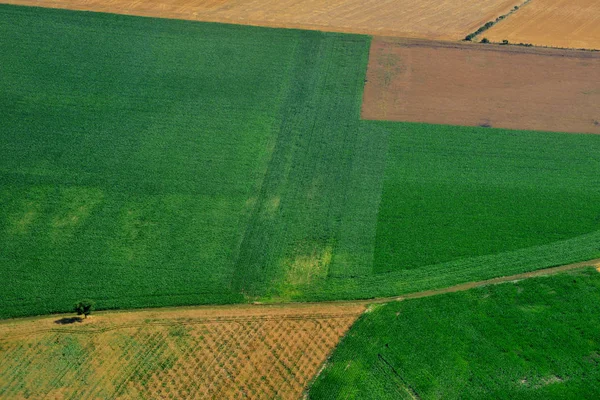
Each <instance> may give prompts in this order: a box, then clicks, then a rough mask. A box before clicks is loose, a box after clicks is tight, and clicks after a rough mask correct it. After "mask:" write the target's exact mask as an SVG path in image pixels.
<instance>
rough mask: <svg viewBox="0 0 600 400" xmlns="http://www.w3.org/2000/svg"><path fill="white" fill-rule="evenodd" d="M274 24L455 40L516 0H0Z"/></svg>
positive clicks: (197, 18) (121, 12) (180, 17)
mask: <svg viewBox="0 0 600 400" xmlns="http://www.w3.org/2000/svg"><path fill="white" fill-rule="evenodd" d="M0 2H2V3H7V4H20V5H29V6H40V7H53V8H67V9H73V10H88V11H100V12H111V13H117V14H130V15H141V16H148V17H163V18H178V19H187V20H196V21H211V22H224V23H233V24H244V25H258V26H270V27H276V28H282V27H286V28H300V29H316V30H324V31H334V32H352V33H365V34H375V35H386V36H400V37H420V38H430V39H444V40H458V39H462V38H463V37H465V36H466V35H467V34H469V33H471V32H473V31H475V30H477V29H478V28H479V27H480V26H481V25H483V24H484V23H485V22H487V21H489V20H493V19H495V18H496V17H498V16H500V15H503V14H506V13H507V12H509V11H510V10H511V9H512V8H513V7H514V6H515V5H519V4H520V3H521V2H522V0H478V1H472V0H442V1H439V0H377V1H372V0H371V1H369V0H125V1H123V0H0Z"/></svg>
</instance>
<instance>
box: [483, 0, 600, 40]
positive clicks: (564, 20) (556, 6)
mask: <svg viewBox="0 0 600 400" xmlns="http://www.w3.org/2000/svg"><path fill="white" fill-rule="evenodd" d="M484 36H485V37H487V38H488V39H490V40H491V41H494V42H502V41H503V40H505V39H506V40H508V41H509V42H510V43H531V44H534V45H537V46H552V47H566V48H575V49H600V1H598V0H531V2H530V3H528V4H526V5H524V6H523V7H521V8H520V9H519V10H518V11H517V12H516V13H514V14H513V15H511V16H510V17H509V18H506V19H504V20H503V21H500V22H499V23H497V24H496V25H494V26H493V27H492V28H491V29H490V30H489V31H487V32H485V33H483V34H482V35H481V37H484Z"/></svg>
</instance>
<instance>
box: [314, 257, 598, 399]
mask: <svg viewBox="0 0 600 400" xmlns="http://www.w3.org/2000/svg"><path fill="white" fill-rule="evenodd" d="M599 332H600V274H598V273H597V272H596V271H595V270H594V269H592V268H590V269H584V270H576V271H573V272H569V273H564V274H560V275H556V276H552V277H543V278H533V279H528V280H524V281H519V282H511V283H506V284H502V285H496V286H487V287H482V288H477V289H473V290H470V291H467V292H460V293H452V294H445V295H440V296H434V297H429V298H425V299H418V300H407V301H403V302H400V303H390V304H387V305H383V306H378V307H376V308H375V309H374V310H372V311H371V312H369V313H366V314H364V315H363V316H362V317H361V318H360V319H359V320H358V321H357V322H356V324H355V325H354V326H353V328H352V329H351V330H350V332H349V333H348V334H347V336H346V337H345V338H344V339H343V341H342V342H341V343H340V345H339V346H338V348H337V349H336V351H335V352H334V354H333V356H332V358H331V360H330V362H329V364H328V365H327V367H326V368H325V369H324V370H323V372H322V373H321V375H320V376H319V377H318V378H317V380H316V382H315V383H314V385H313V386H312V388H311V391H310V395H309V398H310V399H597V398H599V397H600V369H599V368H598V365H599V364H600V334H599Z"/></svg>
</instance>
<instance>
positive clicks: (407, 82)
mask: <svg viewBox="0 0 600 400" xmlns="http://www.w3.org/2000/svg"><path fill="white" fill-rule="evenodd" d="M599 15H600V14H599ZM598 26H600V24H598ZM515 66H518V67H515ZM367 81H368V82H367V84H366V85H365V91H364V102H363V108H362V117H363V118H365V119H375V120H393V121H412V122H427V123H434V124H449V125H463V126H464V125H466V126H486V127H498V128H508V129H528V130H542V131H556V132H573V133H597V134H598V133H600V108H599V107H598V105H599V104H600V53H593V52H583V51H576V52H573V51H560V50H552V49H531V48H514V47H506V46H505V47H497V46H491V45H468V44H453V45H450V44H442V43H430V42H418V41H406V40H399V39H389V38H375V39H374V40H373V43H372V46H371V54H370V58H369V67H368V72H367Z"/></svg>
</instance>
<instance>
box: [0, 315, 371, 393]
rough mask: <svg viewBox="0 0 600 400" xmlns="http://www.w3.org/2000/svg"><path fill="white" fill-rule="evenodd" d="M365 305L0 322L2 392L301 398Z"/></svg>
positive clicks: (0, 380)
mask: <svg viewBox="0 0 600 400" xmlns="http://www.w3.org/2000/svg"><path fill="white" fill-rule="evenodd" d="M363 310H364V306H362V305H356V304H350V305H323V306H319V305H310V306H300V305H299V306H286V307H276V306H271V307H267V306H260V307H258V306H254V307H251V306H245V307H239V306H238V307H212V308H200V309H179V310H161V311H136V312H112V313H99V314H98V315H92V316H90V317H88V318H87V319H85V320H79V321H78V320H77V319H76V318H69V317H64V316H62V318H61V317H57V316H54V317H44V318H33V319H29V320H12V321H4V322H2V323H0V398H2V399H21V398H52V399H62V398H65V399H66V398H78V399H84V398H85V399H87V398H119V399H132V398H133V399H135V398H144V399H150V398H152V399H198V398H218V399H236V398H281V399H297V398H299V397H301V395H302V392H303V391H304V390H305V389H306V386H307V384H308V383H309V382H310V380H311V378H312V377H313V376H314V375H315V374H316V373H317V371H318V370H319V368H320V367H321V366H322V365H323V363H324V362H325V360H326V358H327V357H328V356H329V354H330V353H331V351H332V350H333V348H334V347H335V346H336V344H337V343H338V340H339V339H340V337H341V336H342V335H344V333H345V332H346V331H347V330H348V329H349V328H350V326H351V325H352V323H353V322H354V321H355V319H356V318H357V317H358V315H359V314H361V313H362V312H363Z"/></svg>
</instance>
